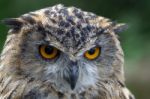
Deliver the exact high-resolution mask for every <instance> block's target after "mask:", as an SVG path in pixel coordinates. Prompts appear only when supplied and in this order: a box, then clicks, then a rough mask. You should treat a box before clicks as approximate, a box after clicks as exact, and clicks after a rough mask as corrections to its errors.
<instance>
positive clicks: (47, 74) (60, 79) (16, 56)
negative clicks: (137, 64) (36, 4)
mask: <svg viewBox="0 0 150 99" xmlns="http://www.w3.org/2000/svg"><path fill="white" fill-rule="evenodd" d="M4 23H5V24H6V25H8V26H9V27H10V31H9V33H8V36H7V40H6V42H5V45H4V48H3V51H2V53H1V57H0V99H133V98H134V97H133V95H132V94H131V93H130V91H129V90H128V89H127V88H126V86H125V84H124V72H123V63H124V55H123V51H122V49H121V46H120V43H119V40H118V37H117V34H116V33H118V32H120V31H122V29H124V26H125V25H124V24H117V23H115V22H112V21H110V20H109V19H107V18H104V17H101V16H97V15H95V14H93V13H90V12H85V11H82V10H80V9H78V8H75V7H64V6H63V5H61V4H59V5H55V6H53V7H49V8H45V9H41V10H38V11H35V12H30V13H27V14H24V15H22V16H20V17H18V18H11V19H7V20H5V21H4Z"/></svg>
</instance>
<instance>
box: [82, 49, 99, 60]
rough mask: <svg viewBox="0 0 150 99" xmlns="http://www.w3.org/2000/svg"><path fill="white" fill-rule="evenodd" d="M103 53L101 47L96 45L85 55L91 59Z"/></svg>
mask: <svg viewBox="0 0 150 99" xmlns="http://www.w3.org/2000/svg"><path fill="white" fill-rule="evenodd" d="M100 53H101V48H100V47H94V48H91V49H90V50H88V51H86V52H85V53H84V57H85V58H87V59H89V60H94V59H96V58H97V57H98V56H99V55H100Z"/></svg>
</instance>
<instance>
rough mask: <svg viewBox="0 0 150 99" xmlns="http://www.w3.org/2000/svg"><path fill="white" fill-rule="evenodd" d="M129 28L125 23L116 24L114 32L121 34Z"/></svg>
mask: <svg viewBox="0 0 150 99" xmlns="http://www.w3.org/2000/svg"><path fill="white" fill-rule="evenodd" d="M127 28H128V25H126V24H124V23H121V24H116V25H115V26H114V27H113V30H114V32H115V33H120V32H122V31H124V30H126V29H127Z"/></svg>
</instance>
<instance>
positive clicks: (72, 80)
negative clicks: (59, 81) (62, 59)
mask: <svg viewBox="0 0 150 99" xmlns="http://www.w3.org/2000/svg"><path fill="white" fill-rule="evenodd" d="M78 77H79V67H78V65H77V63H76V62H71V65H70V68H69V78H65V79H66V81H67V82H68V83H69V84H70V87H71V89H72V90H73V89H74V88H75V86H76V83H77V80H78Z"/></svg>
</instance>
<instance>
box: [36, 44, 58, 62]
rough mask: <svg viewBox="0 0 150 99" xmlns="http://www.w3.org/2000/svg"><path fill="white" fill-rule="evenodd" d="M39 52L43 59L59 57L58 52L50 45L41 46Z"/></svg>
mask: <svg viewBox="0 0 150 99" xmlns="http://www.w3.org/2000/svg"><path fill="white" fill-rule="evenodd" d="M39 52H40V54H41V56H42V57H43V58H44V59H54V58H56V57H57V56H58V55H59V50H58V49H57V48H55V47H53V46H50V45H41V46H40V47H39Z"/></svg>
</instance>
